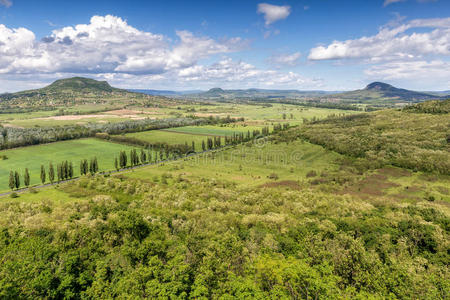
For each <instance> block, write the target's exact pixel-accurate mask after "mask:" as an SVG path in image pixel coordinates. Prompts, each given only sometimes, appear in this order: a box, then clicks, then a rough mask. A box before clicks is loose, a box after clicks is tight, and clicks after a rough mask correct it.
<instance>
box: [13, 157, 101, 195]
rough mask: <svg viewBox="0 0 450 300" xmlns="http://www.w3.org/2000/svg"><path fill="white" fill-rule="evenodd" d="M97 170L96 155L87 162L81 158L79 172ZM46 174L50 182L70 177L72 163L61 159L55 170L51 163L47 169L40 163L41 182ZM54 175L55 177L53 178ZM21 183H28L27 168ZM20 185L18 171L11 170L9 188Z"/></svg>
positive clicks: (95, 171)
mask: <svg viewBox="0 0 450 300" xmlns="http://www.w3.org/2000/svg"><path fill="white" fill-rule="evenodd" d="M98 170H99V167H98V162H97V157H94V158H92V159H91V160H90V162H89V163H88V160H87V159H83V160H81V162H80V174H81V175H85V174H87V173H88V172H89V173H91V174H95V173H97V172H98ZM47 176H48V181H50V183H53V182H55V179H56V180H57V181H58V182H60V181H62V180H67V179H71V178H73V176H74V167H73V163H72V162H69V161H67V160H66V161H62V162H61V163H59V164H57V165H56V172H55V167H54V166H53V164H52V163H50V164H49V165H48V171H47V170H46V169H45V167H44V165H41V174H40V177H41V182H42V184H44V183H46V182H47ZM55 177H56V178H55ZM23 183H24V185H25V186H26V187H28V186H29V185H30V172H29V171H28V168H26V169H25V172H24V174H23ZM20 185H21V181H20V174H19V172H17V171H15V172H13V171H11V172H9V188H10V189H11V190H14V189H19V188H20Z"/></svg>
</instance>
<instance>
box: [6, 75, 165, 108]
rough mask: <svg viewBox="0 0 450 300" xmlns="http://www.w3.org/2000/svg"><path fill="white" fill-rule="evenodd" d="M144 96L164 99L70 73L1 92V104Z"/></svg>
mask: <svg viewBox="0 0 450 300" xmlns="http://www.w3.org/2000/svg"><path fill="white" fill-rule="evenodd" d="M129 99H141V100H142V99H143V100H146V99H148V100H155V101H159V100H164V99H166V98H165V97H162V96H151V95H144V94H141V93H137V92H130V91H127V90H123V89H119V88H114V87H112V86H111V85H109V83H108V82H106V81H97V80H94V79H90V78H84V77H72V78H65V79H60V80H56V81H55V82H53V83H52V84H50V85H48V86H46V87H43V88H40V89H34V90H27V91H21V92H17V93H12V94H2V95H0V105H1V106H3V107H7V108H11V107H22V108H23V107H30V106H31V107H33V106H41V107H42V106H55V105H61V104H64V105H67V104H68V103H70V104H72V105H74V104H80V103H106V102H111V101H116V100H118V101H120V100H129Z"/></svg>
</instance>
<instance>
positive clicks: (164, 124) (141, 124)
mask: <svg viewBox="0 0 450 300" xmlns="http://www.w3.org/2000/svg"><path fill="white" fill-rule="evenodd" d="M237 121H243V118H230V117H229V116H228V117H225V118H219V117H212V116H211V117H208V118H198V117H194V116H190V117H189V118H170V119H162V120H154V119H149V118H147V119H143V120H129V121H123V122H117V123H107V124H102V123H88V124H85V125H65V126H54V127H33V128H16V127H3V126H1V125H0V150H2V149H10V148H16V147H22V146H29V145H37V144H43V143H50V142H56V141H63V140H72V139H79V138H85V137H93V136H95V135H96V134H100V135H101V134H102V133H103V134H107V135H114V134H121V133H131V132H140V131H146V130H156V129H164V128H173V127H181V126H193V125H215V124H226V123H232V122H237Z"/></svg>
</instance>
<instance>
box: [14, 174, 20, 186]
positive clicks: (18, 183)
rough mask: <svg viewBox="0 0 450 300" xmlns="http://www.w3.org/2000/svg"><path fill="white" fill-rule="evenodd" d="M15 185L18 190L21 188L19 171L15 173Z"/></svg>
mask: <svg viewBox="0 0 450 300" xmlns="http://www.w3.org/2000/svg"><path fill="white" fill-rule="evenodd" d="M14 184H15V185H16V189H18V188H19V187H20V176H19V172H17V171H16V172H15V173H14Z"/></svg>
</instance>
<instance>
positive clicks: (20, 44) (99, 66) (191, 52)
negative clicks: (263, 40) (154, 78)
mask: <svg viewBox="0 0 450 300" xmlns="http://www.w3.org/2000/svg"><path fill="white" fill-rule="evenodd" d="M176 34H177V36H178V38H179V41H177V42H176V43H170V41H169V39H168V38H166V37H165V36H163V35H159V34H153V33H150V32H144V31H140V30H138V29H136V28H134V27H132V26H130V25H128V24H127V22H126V21H125V20H123V19H121V18H119V17H115V16H110V15H107V16H93V17H92V18H91V21H90V23H89V24H79V25H76V26H74V27H72V26H69V27H64V28H61V29H56V30H53V31H52V34H51V35H49V36H48V37H45V38H43V39H42V40H41V41H36V38H35V35H34V33H33V32H31V31H30V30H28V29H25V28H18V29H9V28H7V27H6V26H4V25H1V24H0V73H28V72H31V73H38V72H43V73H45V72H76V73H82V72H84V73H107V72H126V73H142V74H157V73H163V72H166V71H168V70H171V69H174V68H175V69H176V68H185V67H189V66H191V65H194V64H196V63H197V61H198V60H199V59H202V58H205V57H208V56H210V55H213V54H217V53H229V52H233V51H236V50H239V49H240V48H241V47H243V45H244V44H245V43H244V41H242V40H241V39H240V38H234V39H228V40H223V41H215V40H213V39H211V38H208V37H198V36H194V35H193V34H192V33H190V32H188V31H178V32H176Z"/></svg>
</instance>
